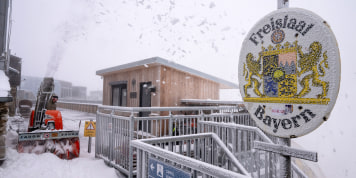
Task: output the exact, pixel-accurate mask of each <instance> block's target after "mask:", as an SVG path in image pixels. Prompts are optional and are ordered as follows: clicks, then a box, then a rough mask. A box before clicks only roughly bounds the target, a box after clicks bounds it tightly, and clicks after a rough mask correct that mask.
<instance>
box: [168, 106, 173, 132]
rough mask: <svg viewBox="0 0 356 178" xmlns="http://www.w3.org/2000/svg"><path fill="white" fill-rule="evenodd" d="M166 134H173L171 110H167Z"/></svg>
mask: <svg viewBox="0 0 356 178" xmlns="http://www.w3.org/2000/svg"><path fill="white" fill-rule="evenodd" d="M168 124H169V125H168V132H169V133H168V134H169V136H172V135H173V133H172V132H173V115H172V111H169V122H168Z"/></svg>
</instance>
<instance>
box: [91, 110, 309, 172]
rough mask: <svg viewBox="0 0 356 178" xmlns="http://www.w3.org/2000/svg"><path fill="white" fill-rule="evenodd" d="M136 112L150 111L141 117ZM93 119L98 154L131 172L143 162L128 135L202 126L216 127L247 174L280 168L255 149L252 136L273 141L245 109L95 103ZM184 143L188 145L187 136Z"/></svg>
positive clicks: (157, 135)
mask: <svg viewBox="0 0 356 178" xmlns="http://www.w3.org/2000/svg"><path fill="white" fill-rule="evenodd" d="M140 115H148V116H147V117H139V116H140ZM96 122H97V124H96V126H97V127H96V128H97V131H96V143H95V144H96V149H95V155H96V157H99V158H101V159H103V160H104V161H105V162H106V163H107V164H109V165H110V166H113V167H115V168H116V169H118V170H119V171H120V172H122V173H124V174H126V175H128V176H129V177H133V176H134V175H136V174H141V173H140V172H138V171H137V170H136V168H137V164H142V163H139V161H138V159H137V157H136V156H137V154H136V153H134V150H133V148H132V143H133V142H131V141H133V140H140V139H164V138H162V137H168V138H169V139H171V138H172V136H179V137H181V136H183V135H189V136H190V134H197V133H205V132H214V133H215V134H216V135H218V137H219V138H220V139H221V140H222V142H223V143H224V144H225V146H226V147H227V148H228V149H229V150H230V151H231V153H232V154H233V155H234V156H235V157H236V158H237V159H238V160H239V161H240V162H241V163H242V165H243V166H244V167H245V168H246V170H247V171H248V172H249V173H250V174H251V176H253V177H275V176H276V175H277V172H278V169H279V167H278V163H279V161H278V155H277V154H274V153H269V152H264V151H256V150H254V149H253V141H255V140H259V141H264V142H268V143H273V141H272V140H274V138H273V137H272V136H270V137H267V136H266V135H265V134H264V133H263V132H262V131H260V130H259V129H258V128H257V127H251V125H252V126H255V123H254V121H253V120H252V119H251V118H250V117H249V114H248V113H239V112H237V109H236V107H234V106H217V107H143V108H139V107H133V108H132V107H114V106H98V111H97V119H96ZM238 124H240V125H238ZM249 126H250V127H249ZM135 143H136V142H135ZM172 143H176V145H174V146H173V148H175V149H176V147H177V146H178V147H179V144H180V143H181V146H183V145H182V143H183V142H180V141H178V142H172ZM196 143H198V142H196ZM184 144H185V145H187V142H184ZM167 148H168V147H167ZM137 149H141V148H137ZM141 150H142V149H141ZM142 151H143V150H142ZM142 151H141V153H143V152H142ZM141 153H140V154H141ZM214 154H216V153H214ZM141 161H142V160H141ZM168 161H169V160H168ZM171 161H172V160H171ZM209 163H210V162H209ZM213 163H216V164H215V166H222V165H221V164H218V162H213ZM230 168H233V167H231V166H230V167H227V169H226V170H230V171H235V172H236V169H230ZM292 169H293V176H294V177H306V176H305V175H303V173H301V171H300V170H299V169H297V167H295V166H294V165H292Z"/></svg>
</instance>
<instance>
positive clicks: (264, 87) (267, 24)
mask: <svg viewBox="0 0 356 178" xmlns="http://www.w3.org/2000/svg"><path fill="white" fill-rule="evenodd" d="M238 75H239V85H240V92H241V95H242V98H243V100H244V102H245V104H246V107H247V109H248V111H249V112H250V114H251V117H252V118H253V119H254V120H255V121H256V123H257V125H258V126H259V127H260V128H261V129H262V130H263V131H265V132H267V133H269V134H272V135H274V136H277V137H283V138H294V137H299V136H302V135H305V134H307V133H309V132H311V131H313V130H314V129H316V128H317V127H319V126H320V125H321V124H322V123H323V122H324V121H326V120H327V119H328V117H329V115H330V112H331V110H332V108H333V106H334V104H335V102H336V98H337V95H338V92H339V86H340V54H339V49H338V46H337V42H336V39H335V36H334V34H333V33H332V31H331V29H330V27H329V25H328V24H327V23H326V21H324V20H323V19H322V18H321V17H319V16H318V15H316V14H314V13H313V12H310V11H307V10H304V9H299V8H283V9H279V10H276V11H274V12H272V13H270V14H268V15H267V16H265V17H264V18H262V19H261V20H260V21H259V22H258V23H257V24H256V25H255V26H254V27H253V28H252V29H251V30H250V31H249V33H248V34H247V36H246V38H245V40H244V42H243V44H242V49H241V52H240V61H239V74H238Z"/></svg>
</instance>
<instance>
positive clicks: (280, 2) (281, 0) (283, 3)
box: [277, 0, 289, 9]
mask: <svg viewBox="0 0 356 178" xmlns="http://www.w3.org/2000/svg"><path fill="white" fill-rule="evenodd" d="M288 7H289V0H277V9H282V8H288Z"/></svg>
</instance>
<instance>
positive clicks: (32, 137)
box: [17, 78, 80, 159]
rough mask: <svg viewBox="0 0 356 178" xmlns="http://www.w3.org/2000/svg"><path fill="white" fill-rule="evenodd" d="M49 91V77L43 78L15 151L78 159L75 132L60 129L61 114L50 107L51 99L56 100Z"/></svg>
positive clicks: (50, 84) (51, 90)
mask: <svg viewBox="0 0 356 178" xmlns="http://www.w3.org/2000/svg"><path fill="white" fill-rule="evenodd" d="M53 89H54V82H53V78H44V79H43V81H42V83H41V86H40V89H39V91H38V94H37V101H36V106H35V110H33V111H32V113H31V117H30V121H29V125H28V132H20V133H19V138H18V145H17V151H18V152H19V153H36V154H41V153H45V152H51V153H54V154H56V155H57V156H58V157H60V158H61V159H73V158H76V157H79V152H80V145H79V131H71V130H63V121H62V115H61V112H60V111H58V110H55V107H53V101H52V98H56V97H55V96H54V92H53ZM51 102H52V103H51ZM50 105H51V106H50ZM53 109H54V110H53Z"/></svg>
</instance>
